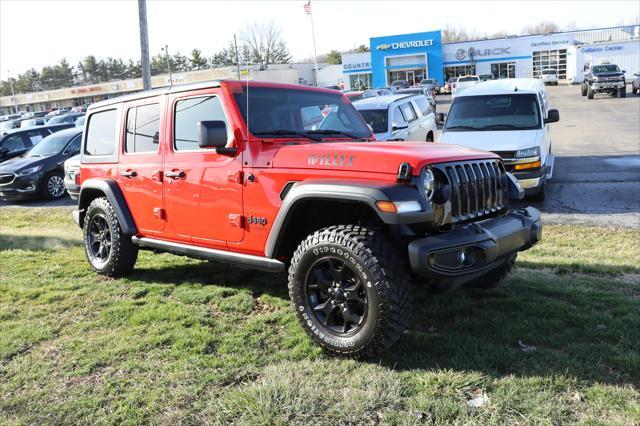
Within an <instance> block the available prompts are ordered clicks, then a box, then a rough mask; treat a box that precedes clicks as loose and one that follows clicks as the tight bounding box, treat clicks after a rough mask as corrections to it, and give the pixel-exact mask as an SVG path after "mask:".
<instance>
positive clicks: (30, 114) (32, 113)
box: [21, 111, 47, 119]
mask: <svg viewBox="0 0 640 426" xmlns="http://www.w3.org/2000/svg"><path fill="white" fill-rule="evenodd" d="M45 115H47V112H46V111H29V112H27V113H26V114H24V115H23V116H22V117H21V118H24V119H27V118H42V117H44V116H45Z"/></svg>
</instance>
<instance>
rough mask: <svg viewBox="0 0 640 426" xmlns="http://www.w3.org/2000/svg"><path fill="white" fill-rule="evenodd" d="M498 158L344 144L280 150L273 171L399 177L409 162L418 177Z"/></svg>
mask: <svg viewBox="0 0 640 426" xmlns="http://www.w3.org/2000/svg"><path fill="white" fill-rule="evenodd" d="M485 158H498V157H497V156H496V155H495V154H492V153H490V152H486V151H480V150H476V149H470V148H465V147H462V146H455V145H445V144H434V143H427V142H341V143H330V142H325V143H318V144H304V145H289V146H283V147H281V148H280V149H278V152H277V153H276V154H275V156H274V157H273V162H272V167H277V168H289V169H322V170H345V171H359V172H375V173H392V174H397V173H398V167H400V164H402V163H404V162H407V163H409V164H410V165H411V167H412V168H413V173H414V174H418V173H419V171H420V169H422V167H424V166H426V165H428V164H435V163H447V162H450V161H463V160H479V159H485Z"/></svg>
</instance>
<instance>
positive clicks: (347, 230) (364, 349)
mask: <svg viewBox="0 0 640 426" xmlns="http://www.w3.org/2000/svg"><path fill="white" fill-rule="evenodd" d="M334 259H337V260H336V261H335V262H336V264H339V261H343V262H344V265H345V267H346V266H348V267H349V269H348V270H347V272H348V273H349V274H352V275H351V277H352V279H353V281H351V282H350V284H351V283H358V282H360V286H361V287H359V288H360V289H361V290H362V293H361V294H364V295H365V296H364V297H366V302H367V303H366V304H365V305H364V309H363V313H362V314H361V315H360V316H359V318H361V323H360V325H359V326H356V325H355V324H353V325H354V327H355V330H354V331H351V330H349V331H348V332H346V333H344V332H337V331H335V330H331V329H330V328H329V327H330V325H325V324H324V323H323V322H322V321H321V319H320V318H319V317H318V316H317V315H318V314H316V313H314V310H313V307H312V298H313V295H317V299H318V300H319V299H320V297H321V296H320V295H321V294H326V295H327V297H328V298H327V300H329V299H330V298H331V297H332V296H330V295H329V293H321V290H319V289H320V288H321V286H320V284H319V283H320V281H318V282H317V283H316V284H315V285H314V286H315V287H316V289H315V290H310V289H309V287H310V286H311V285H312V284H310V283H313V282H314V278H312V277H311V275H312V274H314V276H316V277H317V275H315V273H316V270H317V267H316V269H314V266H315V265H320V264H321V263H322V262H334ZM402 259H403V258H402V256H400V254H399V253H398V251H397V250H396V249H395V248H394V247H393V246H392V244H391V243H390V242H389V241H388V240H387V239H386V238H385V237H384V236H383V235H382V233H380V232H378V231H374V230H371V229H368V228H365V227H362V226H356V225H338V226H331V227H328V228H324V229H321V230H319V231H316V232H314V233H313V234H311V235H309V236H308V237H307V238H306V239H305V240H304V241H302V242H301V243H300V245H299V246H298V248H297V249H296V251H295V253H294V254H293V258H292V261H291V266H290V268H289V296H290V297H291V304H292V307H293V309H294V311H295V313H296V316H297V318H298V320H299V321H300V324H301V325H302V327H303V328H304V330H305V331H306V332H307V334H309V336H311V338H313V339H314V340H315V341H316V342H317V343H318V344H319V345H320V346H322V347H323V348H324V349H325V350H326V351H328V352H329V353H331V354H334V355H341V356H348V357H352V358H366V357H371V356H375V355H377V354H379V353H381V352H382V351H384V350H385V349H387V348H389V347H390V346H391V345H392V344H393V343H395V342H396V341H397V340H398V339H399V338H400V336H401V335H402V333H403V332H404V330H405V328H406V325H407V322H408V320H409V316H410V311H411V297H410V291H409V277H408V274H407V269H408V266H407V265H406V262H404V261H403V260H402ZM332 270H333V269H332ZM333 271H335V270H333ZM323 273H324V272H323ZM339 274H342V270H340V272H339ZM329 276H333V275H331V274H327V275H326V277H329ZM341 276H342V275H341ZM325 282H328V280H325ZM330 285H333V286H335V285H336V281H333V282H332V284H330ZM355 286H356V285H354V286H353V287H355ZM327 287H328V286H327ZM353 287H351V288H353ZM342 288H343V289H344V290H348V288H347V287H346V285H345V286H343V287H342ZM333 291H335V288H334V289H333ZM349 291H351V290H349ZM314 292H315V293H314ZM334 294H335V293H334ZM346 294H347V295H349V293H346ZM345 303H349V302H345ZM318 306H320V304H319V303H318V304H317V305H316V312H323V311H320V310H318ZM328 307H329V308H330V309H333V308H331V307H330V306H328ZM337 309H338V311H337V313H335V311H330V312H329V314H328V315H326V317H325V323H326V322H328V319H329V317H330V316H331V315H334V316H335V315H341V316H342V317H343V319H344V314H343V313H342V312H341V308H340V307H338V308H337ZM332 318H333V317H332ZM338 318H339V317H338ZM344 324H345V325H344V327H346V324H348V322H347V321H346V320H345V321H344Z"/></svg>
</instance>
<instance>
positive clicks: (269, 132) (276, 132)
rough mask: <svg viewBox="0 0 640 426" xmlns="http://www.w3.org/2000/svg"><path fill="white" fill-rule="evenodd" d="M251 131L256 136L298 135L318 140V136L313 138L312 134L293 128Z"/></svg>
mask: <svg viewBox="0 0 640 426" xmlns="http://www.w3.org/2000/svg"><path fill="white" fill-rule="evenodd" d="M251 133H253V134H254V135H256V136H257V135H293V136H299V137H301V138H307V139H310V140H312V141H316V142H319V141H320V139H318V138H314V137H312V136H309V135H308V134H306V133H302V132H298V131H295V130H265V131H263V132H251Z"/></svg>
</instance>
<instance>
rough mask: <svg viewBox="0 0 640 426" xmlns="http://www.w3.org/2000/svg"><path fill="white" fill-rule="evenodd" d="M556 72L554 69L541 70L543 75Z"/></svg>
mask: <svg viewBox="0 0 640 426" xmlns="http://www.w3.org/2000/svg"><path fill="white" fill-rule="evenodd" d="M555 73H556V70H544V71H542V74H544V75H553V74H555Z"/></svg>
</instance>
